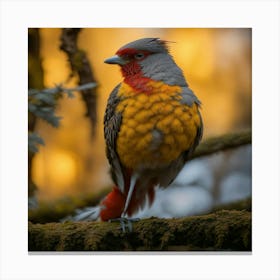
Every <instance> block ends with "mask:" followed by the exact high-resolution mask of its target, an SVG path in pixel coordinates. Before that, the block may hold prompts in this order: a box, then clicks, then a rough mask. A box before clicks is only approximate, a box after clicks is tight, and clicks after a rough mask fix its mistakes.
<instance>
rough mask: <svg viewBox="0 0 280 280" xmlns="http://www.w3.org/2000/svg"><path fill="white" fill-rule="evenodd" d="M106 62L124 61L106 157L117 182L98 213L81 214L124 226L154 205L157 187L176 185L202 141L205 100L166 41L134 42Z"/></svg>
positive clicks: (111, 107) (110, 110)
mask: <svg viewBox="0 0 280 280" xmlns="http://www.w3.org/2000/svg"><path fill="white" fill-rule="evenodd" d="M104 62H105V63H108V64H117V65H119V66H120V68H121V73H122V76H123V81H122V82H121V83H120V84H118V85H117V86H116V87H115V88H114V90H113V91H112V93H111V94H110V97H109V99H108V103H107V107H106V111H105V116H104V136H105V142H106V155H107V158H108V160H109V163H110V166H111V175H112V179H113V181H114V184H115V186H114V187H113V190H112V191H111V192H110V193H109V194H108V195H107V196H106V197H105V198H104V199H103V200H102V201H101V203H100V205H99V208H98V211H91V210H90V209H89V211H88V212H85V213H84V214H83V215H82V216H83V218H85V219H86V218H90V217H91V218H92V217H94V218H96V217H97V216H99V218H100V219H101V220H102V221H108V220H114V219H119V220H120V221H121V224H122V228H123V229H124V227H123V224H124V220H126V219H127V218H129V217H131V216H132V215H133V214H135V213H136V212H137V211H138V210H140V209H141V208H143V207H144V206H145V205H146V203H147V202H148V204H149V205H151V204H152V202H153V200H154V197H155V188H156V187H157V186H159V187H162V188H165V187H168V186H169V185H170V184H171V182H172V181H173V180H174V179H175V177H176V176H177V174H178V173H179V171H180V170H181V169H182V167H183V166H184V164H185V162H186V161H187V159H188V157H189V156H190V154H191V153H192V152H193V151H194V149H195V148H196V146H197V145H198V143H199V142H200V140H201V137H202V132H203V123H202V118H201V114H200V112H199V108H200V104H201V103H200V101H199V100H198V98H197V97H196V96H195V95H194V93H193V91H192V90H191V89H190V88H189V87H188V83H187V81H186V79H185V78H184V75H183V72H182V70H181V69H180V68H179V67H178V66H177V65H176V63H175V62H174V60H173V58H172V56H171V55H170V53H169V49H168V42H167V41H165V40H161V39H159V38H143V39H139V40H136V41H133V42H131V43H128V44H126V45H124V46H123V47H121V48H120V49H119V50H118V51H117V52H116V54H115V55H114V56H112V57H110V58H108V59H106V60H105V61H104ZM95 209H97V208H95ZM92 213H94V215H92Z"/></svg>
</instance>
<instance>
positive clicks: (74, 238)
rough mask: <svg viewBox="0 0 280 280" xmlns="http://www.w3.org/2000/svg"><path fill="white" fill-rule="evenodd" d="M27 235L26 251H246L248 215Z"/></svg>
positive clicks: (36, 230) (89, 225) (87, 225)
mask: <svg viewBox="0 0 280 280" xmlns="http://www.w3.org/2000/svg"><path fill="white" fill-rule="evenodd" d="M28 233H29V235H28V248H29V251H201V250H203V251H250V250H251V213H250V212H247V211H235V210H232V211H228V210H222V211H218V212H216V213H212V214H208V215H204V216H194V217H187V218H181V219H156V218H150V219H143V220H140V221H139V222H135V223H134V224H133V231H132V232H125V233H123V232H122V231H121V230H120V229H119V223H117V222H114V223H108V222H66V223H50V224H44V225H42V224H32V223H29V226H28Z"/></svg>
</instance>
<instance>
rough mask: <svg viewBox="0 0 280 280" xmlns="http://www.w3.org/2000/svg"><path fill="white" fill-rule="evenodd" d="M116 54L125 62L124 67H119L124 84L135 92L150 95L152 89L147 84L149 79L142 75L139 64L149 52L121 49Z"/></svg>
mask: <svg viewBox="0 0 280 280" xmlns="http://www.w3.org/2000/svg"><path fill="white" fill-rule="evenodd" d="M116 54H117V55H118V56H120V57H122V58H123V59H124V60H126V61H127V63H126V64H125V65H122V66H121V71H122V75H123V77H124V82H125V83H127V84H129V85H130V86H131V87H132V88H133V89H135V91H136V92H143V93H146V94H150V93H151V91H152V88H151V87H149V86H148V85H147V83H148V82H150V81H151V79H150V78H148V77H145V76H144V75H143V73H142V69H141V65H140V64H139V62H140V61H142V60H144V59H145V58H146V57H147V56H148V55H150V54H151V52H149V51H139V50H135V49H123V50H119V51H117V53H116Z"/></svg>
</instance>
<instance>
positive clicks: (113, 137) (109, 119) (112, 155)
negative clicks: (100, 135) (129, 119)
mask: <svg viewBox="0 0 280 280" xmlns="http://www.w3.org/2000/svg"><path fill="white" fill-rule="evenodd" d="M119 87H120V84H119V85H118V86H116V87H115V88H114V90H113V91H112V93H111V94H110V97H109V99H108V103H107V107H106V111H105V116H104V136H105V142H106V155H107V158H108V160H109V163H110V165H111V175H112V178H113V181H114V183H115V184H116V185H117V186H118V187H119V188H120V190H121V191H124V177H123V172H122V166H121V163H120V160H119V156H118V154H117V151H116V144H117V137H118V133H119V130H120V126H121V122H122V115H121V113H117V112H116V107H117V105H118V103H119V102H120V99H119V98H118V96H117V93H118V89H119Z"/></svg>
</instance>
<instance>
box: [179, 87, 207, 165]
mask: <svg viewBox="0 0 280 280" xmlns="http://www.w3.org/2000/svg"><path fill="white" fill-rule="evenodd" d="M181 103H182V104H184V105H187V106H192V105H193V103H196V104H197V106H198V109H199V108H200V106H201V102H200V101H199V99H198V98H197V97H196V96H195V94H194V93H193V91H192V90H191V89H190V88H188V87H183V90H182V100H181ZM197 113H198V116H199V120H200V121H199V124H198V127H197V133H196V136H195V139H194V142H193V145H192V146H191V147H190V148H189V149H188V150H187V151H185V152H184V161H186V160H187V159H188V157H189V156H190V155H191V154H192V153H193V151H194V150H195V148H196V147H197V145H198V144H199V142H200V140H201V138H202V135H203V121H202V117H201V114H200V112H199V110H197Z"/></svg>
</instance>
